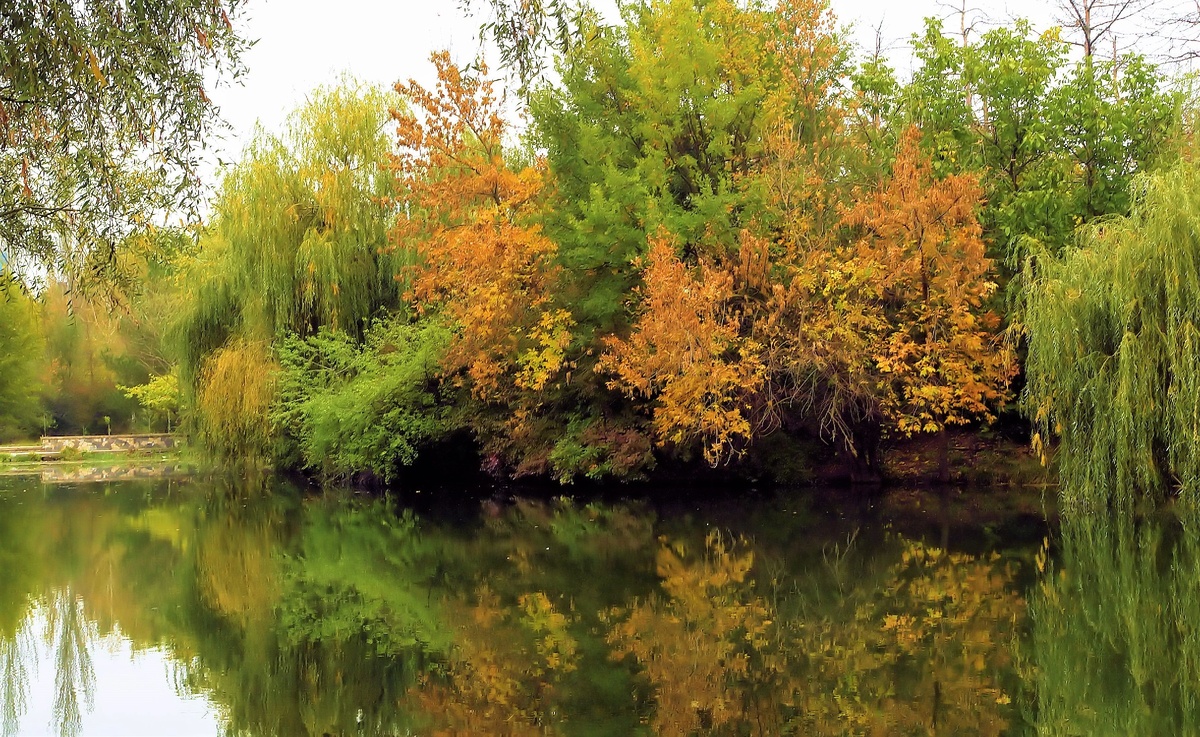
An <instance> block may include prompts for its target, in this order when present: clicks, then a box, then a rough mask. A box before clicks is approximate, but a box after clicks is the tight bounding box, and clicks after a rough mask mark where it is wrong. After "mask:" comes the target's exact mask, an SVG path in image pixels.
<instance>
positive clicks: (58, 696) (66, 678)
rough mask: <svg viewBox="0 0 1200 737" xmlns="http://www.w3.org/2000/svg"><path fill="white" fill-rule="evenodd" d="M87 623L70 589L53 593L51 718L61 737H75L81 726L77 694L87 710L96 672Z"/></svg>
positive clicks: (49, 640)
mask: <svg viewBox="0 0 1200 737" xmlns="http://www.w3.org/2000/svg"><path fill="white" fill-rule="evenodd" d="M89 629H90V628H89V626H88V622H87V620H86V619H84V616H83V602H82V601H80V600H79V599H77V598H76V597H75V595H74V592H72V591H71V590H70V589H65V590H62V591H59V592H56V594H55V595H54V598H53V599H52V600H51V602H50V606H49V607H48V608H47V618H46V642H47V643H48V644H49V645H51V647H53V648H54V661H55V673H54V721H55V722H56V723H57V731H58V733H59V734H61V735H63V737H75V735H78V734H79V732H80V730H81V729H82V726H83V714H82V711H81V710H80V708H79V705H80V697H82V700H83V703H84V705H85V706H86V707H87V709H88V710H89V711H90V710H91V709H92V706H93V703H94V702H93V698H94V694H95V690H96V672H95V670H94V668H93V667H92V656H91V653H90V652H89V651H88V640H89Z"/></svg>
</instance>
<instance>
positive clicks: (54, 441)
mask: <svg viewBox="0 0 1200 737" xmlns="http://www.w3.org/2000/svg"><path fill="white" fill-rule="evenodd" d="M177 445H179V443H178V440H177V438H176V436H174V435H168V434H166V433H157V434H146V435H44V436H42V448H41V449H42V451H43V452H46V453H61V452H62V451H63V450H65V449H67V448H74V449H75V450H81V451H86V452H93V451H97V450H101V451H103V450H124V451H131V450H160V449H162V450H165V449H167V448H174V447H176V446H177Z"/></svg>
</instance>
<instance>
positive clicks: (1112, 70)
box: [899, 19, 1175, 278]
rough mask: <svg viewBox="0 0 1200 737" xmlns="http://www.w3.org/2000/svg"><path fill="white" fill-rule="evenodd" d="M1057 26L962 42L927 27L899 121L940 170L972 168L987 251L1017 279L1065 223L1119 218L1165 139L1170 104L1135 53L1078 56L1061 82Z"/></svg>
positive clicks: (1059, 237) (1064, 238)
mask: <svg viewBox="0 0 1200 737" xmlns="http://www.w3.org/2000/svg"><path fill="white" fill-rule="evenodd" d="M1068 49H1069V45H1068V44H1067V43H1066V42H1065V41H1063V40H1062V38H1061V35H1060V32H1059V31H1058V29H1051V30H1049V31H1046V32H1044V33H1042V34H1035V33H1033V31H1032V28H1031V26H1030V25H1029V23H1028V22H1026V21H1017V22H1016V23H1014V24H1013V25H1012V26H1002V27H998V28H994V29H992V30H989V31H988V32H987V33H985V34H983V35H982V37H981V38H980V39H979V41H978V42H977V43H974V44H970V45H967V46H963V45H962V44H960V43H959V42H957V41H955V40H953V39H951V38H949V37H947V36H946V35H944V33H943V31H942V24H941V22H940V21H936V20H932V19H930V20H928V21H927V22H926V28H925V32H924V34H923V35H921V36H918V37H916V38H915V47H914V53H915V56H916V58H917V60H918V63H919V65H920V66H919V68H918V70H917V72H916V73H915V74H914V75H913V79H912V81H911V82H910V83H909V84H908V85H907V86H906V87H905V88H904V89H903V91H902V92H901V95H902V99H903V104H902V105H901V106H900V108H899V110H900V115H901V116H902V117H903V118H905V119H908V120H911V121H913V122H915V123H917V124H918V125H919V126H920V127H921V130H922V132H923V134H924V145H925V147H926V149H927V150H928V151H929V152H930V154H931V156H932V157H933V159H934V165H935V168H936V169H937V170H938V171H939V172H940V173H942V174H946V173H963V172H979V173H980V177H981V182H982V184H983V186H984V193H985V199H986V206H985V207H984V209H983V211H982V213H981V221H982V223H983V226H984V236H985V238H986V240H987V241H988V242H989V243H990V244H991V255H992V256H993V257H994V258H995V259H997V261H998V262H1000V263H1001V264H1002V265H1004V266H1006V267H1007V268H1006V270H1005V272H1004V276H1005V277H1006V278H1007V277H1010V276H1012V275H1014V274H1016V273H1017V272H1019V271H1020V267H1021V263H1022V261H1023V259H1024V258H1025V256H1026V255H1027V254H1028V253H1030V251H1031V250H1036V248H1038V247H1041V248H1044V249H1047V250H1049V251H1051V252H1055V253H1057V252H1059V251H1061V250H1062V249H1063V248H1064V247H1066V246H1068V245H1070V244H1071V243H1072V242H1073V234H1074V230H1075V228H1076V226H1078V225H1079V224H1081V223H1085V222H1088V221H1090V220H1092V219H1095V218H1097V217H1100V216H1103V215H1108V214H1114V213H1115V214H1124V213H1126V212H1128V210H1129V205H1130V192H1131V181H1132V178H1133V176H1134V175H1135V174H1137V173H1138V172H1140V171H1143V170H1145V169H1147V168H1148V167H1149V166H1151V165H1152V164H1153V163H1154V161H1155V160H1156V158H1157V154H1158V152H1159V150H1160V149H1161V148H1162V146H1163V145H1164V144H1165V142H1166V140H1167V136H1168V134H1169V132H1170V129H1171V125H1172V122H1173V120H1174V110H1175V101H1174V99H1173V97H1172V96H1171V95H1170V94H1169V93H1167V92H1165V91H1164V89H1163V88H1164V80H1163V78H1162V75H1161V74H1160V73H1159V72H1158V71H1157V70H1156V69H1155V68H1154V67H1153V66H1152V65H1149V64H1148V63H1146V62H1145V61H1144V60H1142V59H1141V58H1140V57H1137V56H1126V57H1124V58H1121V59H1118V60H1115V61H1113V62H1100V61H1098V60H1094V59H1084V60H1082V61H1079V62H1076V63H1075V65H1074V66H1073V67H1071V70H1070V71H1069V72H1068V73H1067V74H1066V75H1062V74H1060V70H1061V69H1062V67H1063V65H1064V64H1065V63H1066V59H1067V54H1068Z"/></svg>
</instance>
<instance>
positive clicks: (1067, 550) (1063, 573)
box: [1027, 512, 1200, 737]
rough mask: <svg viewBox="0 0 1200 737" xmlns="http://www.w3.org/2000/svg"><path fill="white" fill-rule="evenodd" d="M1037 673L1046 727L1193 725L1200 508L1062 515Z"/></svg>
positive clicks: (1060, 731)
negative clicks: (1147, 514) (1148, 515)
mask: <svg viewBox="0 0 1200 737" xmlns="http://www.w3.org/2000/svg"><path fill="white" fill-rule="evenodd" d="M1037 563H1038V568H1039V569H1041V570H1042V571H1043V578H1042V581H1041V583H1040V584H1039V586H1038V587H1037V590H1036V595H1035V597H1034V599H1033V605H1032V611H1033V614H1034V616H1033V618H1032V621H1033V624H1034V627H1033V632H1032V637H1031V641H1030V645H1029V647H1028V652H1027V658H1028V660H1029V669H1028V670H1029V676H1030V678H1031V682H1032V686H1033V688H1034V692H1035V694H1036V696H1037V711H1036V714H1037V729H1038V733H1039V734H1042V735H1050V736H1054V735H1068V734H1071V735H1074V734H1090V735H1145V736H1146V737H1150V736H1151V735H1165V734H1195V733H1196V729H1197V725H1200V585H1198V583H1197V582H1200V517H1197V514H1196V513H1195V512H1187V513H1180V515H1179V516H1178V517H1175V516H1172V515H1163V516H1161V517H1158V518H1156V519H1151V520H1145V519H1143V520H1138V519H1134V518H1133V516H1132V515H1129V514H1124V513H1118V514H1113V515H1109V514H1104V513H1097V514H1090V515H1075V516H1070V517H1066V518H1064V520H1063V528H1062V566H1061V567H1056V566H1055V565H1053V563H1052V562H1051V561H1049V555H1048V551H1047V550H1045V549H1044V550H1043V551H1042V552H1041V553H1039V556H1038V560H1037Z"/></svg>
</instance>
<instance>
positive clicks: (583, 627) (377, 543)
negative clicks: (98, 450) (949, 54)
mask: <svg viewBox="0 0 1200 737" xmlns="http://www.w3.org/2000/svg"><path fill="white" fill-rule="evenodd" d="M11 502H12V500H11V498H6V497H5V495H4V494H3V493H0V520H3V519H5V518H6V515H9V514H10V512H11V514H12V515H13V516H12V517H9V519H15V518H17V517H18V516H19V517H20V519H21V520H22V522H21V524H22V525H23V526H24V528H25V529H23V530H22V531H21V534H20V535H17V536H16V537H14V538H13V539H12V540H11V541H10V540H6V539H3V538H0V559H5V560H11V559H12V556H13V555H19V556H29V558H28V559H29V560H31V561H33V564H31V565H30V566H29V567H28V568H26V569H24V570H25V571H26V572H31V573H27V575H25V574H23V575H25V579H23V583H20V584H15V583H13V582H11V581H4V582H0V587H5V588H13V587H16V588H14V592H15V593H17V594H20V591H17V589H20V590H22V591H25V592H26V594H20V595H19V596H18V597H17V599H18V600H19V601H20V602H22V603H21V604H19V605H18V609H19V610H20V611H19V612H15V613H14V612H7V611H4V606H5V604H7V602H5V604H0V624H5V626H9V625H8V623H10V622H14V621H16V622H25V623H26V625H28V623H29V622H31V621H32V620H31V617H32V616H33V614H32V613H31V612H34V611H35V610H34V609H31V607H33V606H40V607H41V609H37V610H36V611H39V612H41V611H44V615H38V616H44V618H45V619H47V620H50V621H52V625H51V626H49V627H48V628H47V629H48V631H49V632H51V633H52V635H53V637H52V641H53V645H54V647H53V653H54V658H53V659H52V660H49V659H44V660H43V667H48V668H53V669H54V673H55V674H56V678H55V684H56V690H57V701H56V714H57V715H59V716H58V722H59V723H58V725H57V727H56V728H57V729H59V730H60V731H61V732H63V733H65V734H76V733H77V732H78V730H79V719H80V714H81V713H82V712H83V711H84V710H85V708H86V704H87V696H88V694H89V693H90V690H89V689H90V687H91V685H92V684H93V681H94V676H93V675H92V670H91V666H90V661H89V659H88V653H87V649H86V644H87V642H88V641H89V638H94V637H97V636H101V637H102V636H105V635H108V634H110V633H114V632H119V633H120V635H121V636H122V637H124V638H127V639H128V640H129V641H130V642H131V644H132V646H133V647H134V648H135V649H150V648H156V649H161V650H162V651H164V652H165V653H167V654H168V655H169V657H171V658H172V660H173V661H174V662H175V663H176V664H177V665H176V669H177V673H176V683H177V684H178V687H179V688H180V689H181V690H182V691H183V692H184V693H186V694H203V695H204V696H206V697H207V698H208V699H209V700H210V701H211V703H213V704H214V705H216V708H217V709H218V710H219V715H220V718H221V720H222V722H223V726H224V729H225V731H226V732H227V733H229V734H246V735H255V737H272V736H274V735H280V736H282V735H287V736H288V737H293V736H300V737H303V736H304V735H311V736H315V735H325V734H330V735H336V734H356V735H366V736H372V735H380V736H383V735H394V734H404V733H420V734H443V735H455V734H492V735H534V734H536V735H550V734H562V735H584V734H611V735H651V734H660V735H680V736H682V735H738V736H742V735H746V736H749V735H786V734H822V735H842V734H845V735H852V734H853V735H857V734H966V735H969V734H978V735H994V734H1000V733H1002V732H1005V731H1006V730H1017V729H1018V728H1019V727H1020V726H1021V725H1020V721H1019V714H1020V706H1021V704H1020V703H1013V702H1014V700H1016V701H1018V702H1019V701H1020V699H1021V698H1022V697H1024V698H1025V699H1026V703H1029V702H1030V700H1031V699H1032V698H1033V697H1032V695H1031V694H1029V693H1028V692H1027V691H1025V690H1022V688H1021V687H1020V684H1019V683H1018V681H1017V678H1018V670H1017V669H1016V668H1015V667H1014V665H1013V662H1012V655H1011V653H1012V645H1013V642H1014V640H1015V639H1016V638H1017V637H1019V636H1020V634H1021V633H1022V632H1023V630H1024V628H1025V627H1026V626H1027V623H1026V618H1025V604H1024V600H1023V598H1022V596H1021V591H1020V589H1019V587H1018V586H1017V585H1016V583H1015V581H1016V579H1017V576H1018V573H1019V572H1020V570H1021V565H1022V561H1024V560H1028V561H1032V559H1033V554H1034V549H1032V548H1031V549H1029V550H1028V551H1027V552H1026V553H1020V554H1016V555H1012V554H1006V555H1004V556H1000V555H995V554H991V553H988V554H981V555H967V554H965V553H962V552H952V551H947V550H944V549H943V548H941V547H934V546H931V545H929V544H927V543H924V542H921V541H920V540H919V539H916V538H910V537H905V536H904V535H901V534H899V533H897V532H885V531H883V530H881V529H879V528H876V529H875V530H874V532H864V534H862V535H860V536H859V537H858V538H857V540H856V542H855V543H854V544H853V545H851V546H848V547H847V548H843V549H842V550H841V551H840V553H839V554H838V555H836V556H830V555H829V554H828V553H829V547H828V541H829V540H831V539H833V538H834V537H835V536H840V535H843V534H844V531H841V530H825V529H823V528H822V527H821V525H822V524H824V523H823V522H821V520H819V519H817V518H815V517H814V516H813V515H809V516H808V517H807V520H808V521H803V520H805V519H806V518H804V517H792V516H791V515H790V514H788V515H787V519H781V518H780V515H779V513H778V507H777V505H776V502H773V501H772V502H765V503H763V504H761V505H760V506H759V507H756V508H754V509H752V510H748V511H747V513H746V514H745V515H743V516H741V517H736V516H734V517H730V518H706V517H705V516H704V514H703V513H700V514H693V515H691V516H678V517H671V518H664V519H660V518H658V516H657V515H656V514H655V513H654V512H653V511H651V510H650V509H649V508H647V507H645V506H642V505H631V504H616V505H601V504H591V505H588V504H578V503H573V502H569V501H557V502H526V501H522V502H517V503H515V504H513V505H511V506H506V507H499V508H497V507H489V508H488V510H487V513H486V514H481V515H478V516H477V517H475V518H473V519H463V518H462V517H461V516H452V515H448V516H446V517H443V518H437V517H435V516H426V517H418V516H417V515H416V514H414V513H412V512H411V511H404V510H398V509H397V508H396V506H395V505H394V504H393V503H391V502H388V501H386V500H369V499H367V500H364V499H363V498H361V497H352V496H342V495H339V494H335V493H327V494H324V495H321V496H311V495H310V496H307V497H305V496H303V495H302V494H300V493H298V492H296V491H295V490H290V489H288V488H287V487H276V488H274V489H273V490H271V493H266V494H264V493H250V494H238V493H237V488H236V487H232V488H226V489H224V490H221V489H217V490H214V489H212V488H211V487H210V486H208V485H206V484H205V483H202V482H197V483H196V484H195V487H194V488H192V489H190V490H189V489H186V488H185V489H182V490H181V489H166V488H164V487H159V486H153V485H145V484H143V485H128V486H120V487H114V488H113V489H112V490H111V493H109V494H107V495H106V494H98V493H81V492H80V491H78V490H66V491H64V492H62V493H55V494H52V495H48V496H47V497H46V498H44V499H41V500H34V499H30V500H29V501H28V503H26V504H25V505H24V506H23V507H20V508H18V507H19V506H20V505H14V504H12V503H11ZM714 522H716V523H717V524H716V525H714V524H713V523H714ZM2 524H3V522H0V525H2ZM716 526H720V527H722V528H724V529H729V530H731V531H730V532H728V533H723V534H715V533H711V532H709V531H710V530H711V529H713V528H714V527H716ZM781 530H786V531H787V532H786V533H784V532H781ZM838 539H842V538H838ZM14 546H16V547H14ZM1198 580H1200V579H1198ZM34 602H40V603H38V604H36V605H35V604H34ZM25 629H27V626H26V627H25ZM6 631H9V632H12V634H9V635H6V636H4V637H0V642H3V648H0V657H3V658H4V659H3V661H2V662H0V665H2V666H3V667H4V673H5V682H4V688H5V689H6V690H5V691H4V692H3V693H4V699H5V701H4V706H5V729H6V730H8V731H9V732H12V731H14V730H15V725H16V723H17V721H18V719H19V716H20V710H21V705H22V703H24V702H25V701H27V695H25V694H24V693H22V691H21V688H22V686H21V684H22V683H24V682H25V679H24V678H23V677H22V669H24V668H29V667H32V663H33V662H36V660H37V659H38V658H39V657H43V656H39V655H37V654H36V653H32V651H30V650H29V649H28V648H27V647H26V648H25V649H22V647H24V646H22V645H21V643H20V641H19V639H18V638H17V637H16V630H6ZM21 631H24V629H22V630H21ZM46 657H48V656H46Z"/></svg>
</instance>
